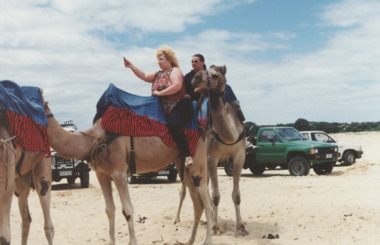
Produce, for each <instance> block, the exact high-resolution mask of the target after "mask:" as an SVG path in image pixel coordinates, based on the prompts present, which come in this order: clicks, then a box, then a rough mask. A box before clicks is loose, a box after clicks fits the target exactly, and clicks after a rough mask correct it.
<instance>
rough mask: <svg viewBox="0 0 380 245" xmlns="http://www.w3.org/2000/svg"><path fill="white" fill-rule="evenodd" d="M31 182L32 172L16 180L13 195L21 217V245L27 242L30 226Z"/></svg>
mask: <svg viewBox="0 0 380 245" xmlns="http://www.w3.org/2000/svg"><path fill="white" fill-rule="evenodd" d="M31 181H32V172H29V173H27V174H25V175H24V176H22V177H19V178H17V179H16V186H15V195H16V196H17V198H18V209H19V211H20V216H21V237H22V238H21V244H22V245H26V244H27V242H28V236H29V230H30V224H31V223H32V217H31V216H30V212H29V205H28V196H29V192H30V183H31Z"/></svg>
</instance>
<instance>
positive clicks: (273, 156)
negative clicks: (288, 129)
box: [256, 129, 286, 163]
mask: <svg viewBox="0 0 380 245" xmlns="http://www.w3.org/2000/svg"><path fill="white" fill-rule="evenodd" d="M256 145H257V146H258V147H259V150H258V151H257V152H256V159H257V161H258V162H259V163H282V162H283V161H284V156H285V150H286V148H285V146H284V144H283V142H282V141H281V139H280V137H279V136H278V135H277V133H276V132H275V130H274V129H264V130H262V131H261V132H260V135H259V138H258V140H257V143H256Z"/></svg>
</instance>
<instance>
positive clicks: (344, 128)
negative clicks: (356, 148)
mask: <svg viewBox="0 0 380 245" xmlns="http://www.w3.org/2000/svg"><path fill="white" fill-rule="evenodd" d="M244 124H245V126H246V130H247V135H252V134H256V133H257V131H258V129H259V128H260V127H274V126H276V127H281V126H284V127H294V128H296V129H297V130H298V131H307V130H317V131H324V132H326V133H346V132H363V131H380V121H379V122H352V123H337V122H309V121H308V120H306V119H303V118H298V119H297V120H296V121H295V122H294V123H287V124H277V125H256V124H255V123H254V122H250V121H248V122H245V123H244Z"/></svg>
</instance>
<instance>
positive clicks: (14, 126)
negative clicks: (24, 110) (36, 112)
mask: <svg viewBox="0 0 380 245" xmlns="http://www.w3.org/2000/svg"><path fill="white" fill-rule="evenodd" d="M7 115H8V125H9V132H10V134H11V136H14V135H16V136H17V137H16V138H15V139H14V142H15V144H16V147H17V146H19V145H20V146H21V147H22V148H23V149H24V150H27V151H42V152H43V153H44V155H47V156H50V144H49V141H48V137H47V127H45V126H41V125H39V124H38V123H36V122H35V121H34V120H33V119H31V118H29V117H27V116H25V115H19V114H17V113H16V112H13V111H7Z"/></svg>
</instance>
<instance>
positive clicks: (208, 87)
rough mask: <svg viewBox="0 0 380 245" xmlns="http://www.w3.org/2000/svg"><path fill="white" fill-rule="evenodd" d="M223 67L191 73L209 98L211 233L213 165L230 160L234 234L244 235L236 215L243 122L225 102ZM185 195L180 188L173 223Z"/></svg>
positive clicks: (215, 195) (215, 178)
mask: <svg viewBox="0 0 380 245" xmlns="http://www.w3.org/2000/svg"><path fill="white" fill-rule="evenodd" d="M226 71H227V68H226V67H225V66H223V67H218V66H211V67H210V68H209V70H208V71H205V70H204V71H199V72H198V73H196V74H195V76H194V78H193V81H192V84H193V86H194V87H199V88H201V90H202V93H203V94H206V95H207V96H208V97H209V103H210V106H209V109H208V110H209V111H208V120H209V122H208V125H207V132H206V134H207V139H206V142H207V148H208V154H207V167H208V173H209V177H210V179H211V185H212V186H211V187H212V200H213V203H214V205H215V209H214V218H213V227H212V229H213V232H214V234H217V233H218V232H219V231H220V230H219V225H218V205H219V202H220V193H219V185H218V174H217V168H218V163H219V162H220V161H227V162H228V159H230V158H232V161H233V191H232V200H233V202H234V205H235V211H236V235H241V236H245V235H248V234H249V233H248V232H247V231H246V229H245V225H244V223H243V221H242V218H241V214H240V202H241V197H240V189H239V181H240V174H241V171H242V168H243V165H244V161H245V141H244V140H245V134H244V125H243V123H242V122H241V121H240V120H239V119H238V117H237V116H236V109H235V108H233V107H232V106H231V105H230V104H229V103H226V101H225V94H224V93H225V87H226V77H225V74H226ZM185 195H186V187H185V186H182V188H181V190H180V204H179V208H178V211H177V217H176V221H175V222H179V221H180V218H179V216H180V211H181V207H182V202H183V200H184V198H185Z"/></svg>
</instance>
